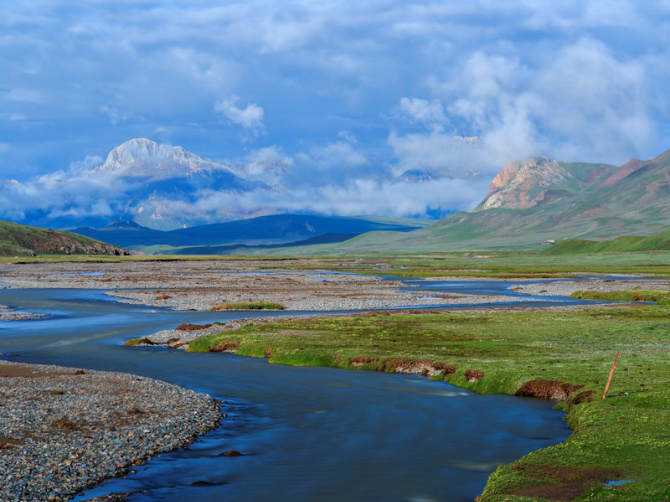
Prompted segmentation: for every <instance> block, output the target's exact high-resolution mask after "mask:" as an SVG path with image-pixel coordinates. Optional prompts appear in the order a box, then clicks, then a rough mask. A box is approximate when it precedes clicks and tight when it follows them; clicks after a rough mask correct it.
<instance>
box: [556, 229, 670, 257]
mask: <svg viewBox="0 0 670 502" xmlns="http://www.w3.org/2000/svg"><path fill="white" fill-rule="evenodd" d="M631 251H670V230H667V231H665V232H661V233H658V234H654V235H650V236H649V237H617V238H616V239H612V240H606V241H600V242H598V241H589V240H584V239H569V240H566V241H562V242H559V243H557V244H554V245H552V246H549V247H548V248H547V249H545V250H544V251H543V254H546V255H562V254H587V253H626V252H631Z"/></svg>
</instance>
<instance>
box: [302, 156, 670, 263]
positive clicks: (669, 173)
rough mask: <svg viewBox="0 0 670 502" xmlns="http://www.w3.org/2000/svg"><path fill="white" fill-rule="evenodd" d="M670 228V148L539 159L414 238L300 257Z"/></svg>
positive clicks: (369, 239) (530, 242)
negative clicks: (605, 160)
mask: <svg viewBox="0 0 670 502" xmlns="http://www.w3.org/2000/svg"><path fill="white" fill-rule="evenodd" d="M510 167H512V168H513V169H510ZM538 171H539V172H540V176H539V180H540V181H539V182H534V180H533V177H532V176H529V173H532V172H538ZM519 173H521V175H520V177H519V178H517V176H518V175H519ZM515 179H516V181H515ZM606 180H609V181H608V182H607V183H605V181H606ZM487 201H488V202H489V204H488V207H486V206H487ZM492 206H495V207H492ZM668 229H670V150H668V151H666V152H663V153H661V154H660V155H658V156H656V157H655V158H653V159H651V160H647V161H639V160H638V159H632V160H631V161H628V162H627V163H625V164H623V165H622V166H620V167H616V166H611V165H608V164H602V163H567V162H558V161H554V160H551V159H547V158H546V157H539V158H534V159H527V160H526V161H521V162H517V163H516V164H515V163H511V165H506V166H505V167H504V168H503V169H502V170H501V171H500V173H499V174H498V175H497V176H496V178H494V181H492V183H491V187H490V189H489V193H488V195H487V196H486V197H485V198H484V199H483V200H482V202H481V203H480V204H479V205H478V206H476V207H475V208H474V209H473V210H472V211H470V212H457V213H453V214H451V215H449V216H447V217H445V218H442V219H441V220H438V221H437V222H435V223H433V224H432V225H430V226H428V227H426V228H423V229H419V230H416V231H413V232H411V233H410V234H407V235H403V234H398V233H394V232H384V233H371V234H363V235H359V236H357V237H355V238H354V239H352V240H350V241H347V242H344V243H340V244H335V245H325V246H321V248H320V249H319V250H317V249H313V250H307V249H303V250H300V249H296V250H294V252H296V253H299V252H301V251H302V252H309V253H311V252H317V251H318V252H328V253H330V252H333V253H343V252H403V251H405V252H410V251H416V252H439V251H465V250H495V249H501V250H502V249H510V250H512V249H539V246H541V244H542V243H543V242H545V241H557V242H558V241H561V240H565V239H591V240H604V239H614V238H617V237H622V236H642V237H643V236H649V235H652V234H657V233H661V232H664V231H667V230H668Z"/></svg>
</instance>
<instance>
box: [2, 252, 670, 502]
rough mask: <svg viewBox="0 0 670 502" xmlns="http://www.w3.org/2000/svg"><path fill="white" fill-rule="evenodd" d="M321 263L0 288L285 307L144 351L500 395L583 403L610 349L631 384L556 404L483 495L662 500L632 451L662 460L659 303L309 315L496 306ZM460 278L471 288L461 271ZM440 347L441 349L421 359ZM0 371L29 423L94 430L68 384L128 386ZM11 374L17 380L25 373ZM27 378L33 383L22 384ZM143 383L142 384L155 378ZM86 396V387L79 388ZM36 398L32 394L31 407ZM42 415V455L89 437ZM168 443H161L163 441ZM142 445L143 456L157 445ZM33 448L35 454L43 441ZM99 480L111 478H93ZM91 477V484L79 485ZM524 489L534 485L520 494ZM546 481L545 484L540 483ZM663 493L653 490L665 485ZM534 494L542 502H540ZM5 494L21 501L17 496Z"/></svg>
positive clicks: (570, 286)
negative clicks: (556, 426)
mask: <svg viewBox="0 0 670 502" xmlns="http://www.w3.org/2000/svg"><path fill="white" fill-rule="evenodd" d="M348 265H349V264H348V263H347V262H346V261H343V262H342V263H339V264H338V267H339V268H340V269H342V268H345V267H347V266H348ZM365 265H366V266H367V267H368V268H370V269H374V268H375V267H376V266H377V265H378V266H379V268H380V273H384V272H386V273H393V272H392V270H384V269H383V267H384V264H383V263H379V264H375V263H374V262H368V263H366V264H365ZM332 266H333V263H332V261H330V262H328V263H327V264H325V263H324V264H323V268H327V267H332ZM351 266H352V269H353V268H354V267H360V266H361V263H359V262H355V263H353V262H352V263H351ZM323 268H321V267H319V263H318V262H315V261H314V260H306V261H304V262H301V261H299V260H292V261H291V263H290V267H288V266H287V264H286V263H282V262H278V261H272V260H249V261H247V260H240V261H237V260H212V261H206V260H201V261H162V262H132V261H127V262H126V261H124V262H119V263H86V262H78V263H38V264H2V265H0V281H1V283H2V284H0V287H5V288H84V289H100V290H106V291H109V292H110V293H109V294H111V295H112V296H115V297H117V298H119V300H120V301H125V302H131V303H140V304H146V305H153V306H162V307H169V308H173V309H177V310H189V309H196V310H210V309H213V308H218V307H220V308H222V309H223V308H244V304H246V305H247V306H250V305H256V304H258V303H259V302H273V303H275V304H279V305H280V306H282V307H284V308H286V309H288V310H303V311H314V312H315V313H316V312H319V316H317V317H310V318H304V317H302V318H292V317H288V316H284V317H283V318H282V317H280V318H274V319H266V320H264V321H261V322H257V321H256V320H254V323H256V324H255V325H254V326H248V325H247V326H245V323H244V322H242V321H234V322H231V323H229V324H228V325H225V326H216V325H215V326H213V327H211V328H209V330H208V331H201V330H200V329H199V327H194V328H193V329H191V330H185V329H182V330H175V331H169V332H164V333H159V334H157V335H155V337H149V338H153V339H152V340H151V343H166V344H167V343H168V340H170V342H169V343H170V344H172V345H173V346H175V345H182V344H183V343H189V342H193V340H194V339H195V338H197V337H199V336H201V335H203V334H205V333H208V332H209V335H208V336H207V337H204V338H203V339H201V340H196V341H195V342H193V345H192V347H190V348H189V350H191V349H192V350H214V349H215V348H217V347H218V348H217V349H216V350H237V352H238V353H240V354H244V355H255V356H258V357H267V356H268V353H267V347H272V352H271V355H270V359H271V361H273V362H285V363H288V364H315V365H317V364H327V365H333V366H339V367H343V368H350V369H351V368H360V367H363V368H364V369H374V370H381V371H404V372H420V373H426V374H429V373H432V374H434V375H435V376H437V377H443V378H445V379H447V380H449V381H450V382H451V383H454V384H456V385H462V386H464V387H469V388H473V389H475V390H477V391H479V392H507V393H514V392H515V391H516V390H517V389H518V388H519V387H520V386H521V384H522V383H523V382H526V381H529V380H532V379H542V381H545V382H550V383H553V384H559V387H560V384H561V382H563V383H567V382H569V383H570V384H576V385H582V386H583V387H582V389H580V392H583V391H593V392H591V393H592V394H595V393H597V392H602V390H601V388H602V387H601V384H602V383H603V376H602V374H603V372H604V373H607V371H608V368H609V365H610V364H611V359H612V357H611V356H612V355H613V353H616V351H617V350H620V351H625V352H626V355H627V357H626V358H624V360H623V362H622V363H621V365H622V368H621V371H626V372H628V373H626V375H627V376H633V373H635V374H636V375H637V373H640V375H638V376H636V377H635V378H634V379H632V380H630V381H629V380H627V379H623V378H622V379H621V382H620V383H619V384H618V386H616V387H615V388H613V390H612V399H609V398H608V400H607V401H603V402H601V401H600V400H599V399H598V400H594V401H593V402H588V400H584V402H583V404H580V405H579V406H578V405H577V403H576V402H574V400H573V401H571V400H567V401H566V403H568V404H566V406H568V407H567V408H566V410H569V411H570V414H569V420H570V425H571V426H572V427H573V428H575V433H574V434H573V436H572V437H571V439H570V440H569V441H568V442H566V443H564V444H563V445H559V446H558V447H554V448H550V449H547V451H544V452H536V453H535V454H531V455H529V456H528V458H524V459H521V460H520V461H519V462H517V463H516V464H514V465H509V466H503V467H501V468H500V469H499V470H498V471H496V473H495V474H494V475H493V476H492V477H491V480H490V482H489V485H488V486H487V489H486V490H485V492H484V494H483V498H482V500H487V501H498V500H515V501H521V500H535V498H533V497H540V496H541V497H542V498H549V499H554V500H572V499H577V498H580V497H582V496H583V495H584V494H590V496H592V499H593V500H618V497H619V496H620V495H622V494H623V491H622V490H621V488H620V487H614V488H607V489H603V488H594V486H595V485H594V484H593V483H600V481H598V480H600V478H603V477H604V478H607V479H610V478H616V479H624V478H627V477H633V478H634V480H635V481H638V482H637V483H635V484H632V485H630V489H629V492H630V493H633V494H634V493H638V495H637V498H635V497H636V496H633V498H629V500H663V498H662V496H670V485H667V483H666V485H663V482H662V481H659V480H658V479H656V477H658V476H659V475H661V476H665V475H666V474H667V472H666V471H667V468H666V467H664V465H665V464H664V463H663V462H660V463H659V462H658V461H657V460H658V459H656V460H654V461H653V462H649V463H648V464H647V468H648V469H653V470H652V471H649V472H647V473H645V470H644V466H641V464H642V463H644V462H645V459H646V456H649V455H659V454H662V451H665V455H666V456H667V444H668V441H670V438H668V437H667V432H666V431H665V430H663V431H661V430H660V429H658V427H655V426H654V422H655V421H656V420H657V418H658V417H659V416H663V414H664V413H667V412H668V410H669V409H670V403H669V401H670V393H669V392H668V388H667V370H666V369H664V368H665V367H666V366H664V365H667V355H668V353H669V347H668V340H667V309H666V308H663V307H655V306H650V307H648V308H647V307H645V306H635V307H630V306H629V305H628V306H627V305H621V304H618V305H614V306H612V305H605V304H603V305H600V306H595V307H594V306H593V305H591V306H589V307H588V308H582V307H576V306H570V307H558V308H556V307H552V308H549V309H539V308H533V309H528V308H524V309H509V310H504V311H501V310H493V309H488V308H485V307H483V308H481V309H479V310H468V311H467V312H446V311H427V310H423V311H409V312H407V311H406V312H396V313H392V314H389V313H384V312H377V313H373V314H370V315H367V314H360V313H359V314H354V315H351V316H347V317H338V318H335V317H327V316H324V315H323V314H324V311H338V310H370V309H389V308H393V307H398V306H409V305H426V306H430V305H436V304H452V305H458V304H486V303H490V302H492V301H496V302H499V301H505V298H506V297H500V296H495V297H489V296H486V295H483V296H475V295H442V296H437V295H436V297H428V298H427V297H425V296H424V295H425V293H421V292H418V291H416V292H414V291H404V290H402V289H401V284H400V283H399V282H396V281H388V280H382V279H379V278H378V277H375V276H372V275H371V276H361V275H351V274H332V273H330V272H328V271H326V270H323ZM289 269H290V270H289ZM440 279H444V280H447V279H454V280H456V279H457V278H456V277H448V278H447V277H443V278H440ZM468 280H473V278H472V277H468ZM510 287H514V288H517V290H518V291H520V292H522V293H528V294H533V295H540V296H542V295H565V296H567V295H569V294H571V293H573V292H575V291H590V292H591V293H594V292H595V293H607V292H608V291H616V290H620V289H622V288H625V289H627V290H633V291H635V290H661V291H666V292H667V291H668V290H669V289H670V280H661V279H655V280H646V279H639V280H634V281H626V282H625V284H624V283H620V282H616V281H611V280H609V279H606V278H603V279H597V278H596V279H593V278H591V279H588V280H566V281H558V282H554V281H546V282H540V283H533V284H530V283H526V282H524V281H519V280H514V279H510ZM518 288H521V289H518ZM129 289H131V290H138V291H128V290H129ZM510 299H517V300H518V298H512V297H510ZM249 308H256V307H249ZM5 310H7V309H0V311H2V312H3V314H11V312H6V311H5ZM25 322H30V321H25ZM664 322H665V323H666V326H665V328H663V326H664ZM175 328H176V327H175ZM180 337H181V338H180ZM352 337H353V338H352ZM175 339H176V340H177V341H176V342H175ZM293 340H296V341H298V342H299V344H300V347H301V348H300V353H298V352H296V349H295V344H294V341H293ZM398 340H399V341H400V342H398ZM391 342H394V343H391ZM395 342H397V343H395ZM226 344H228V345H226ZM245 344H247V345H245ZM257 349H258V350H257ZM440 350H441V351H442V352H440V354H441V355H437V356H436V353H437V352H439V351H440ZM264 351H265V352H264ZM436 351H437V352H436ZM333 354H338V356H337V357H334V356H333ZM297 357H299V358H300V359H296V358H297ZM429 363H430V364H429ZM0 370H2V371H5V372H6V373H7V374H6V375H5V374H1V375H0V383H1V384H2V389H3V395H4V396H5V398H6V399H5V400H6V401H7V403H9V404H8V405H5V406H3V407H2V408H0V409H4V410H5V411H6V410H10V411H11V410H12V409H14V408H16V410H19V411H17V413H18V414H19V415H17V416H20V417H24V418H25V420H29V419H32V418H31V417H34V416H40V415H41V414H42V411H43V408H44V406H46V404H49V406H51V407H52V408H53V406H52V405H51V403H52V402H56V401H58V402H60V401H63V403H62V406H67V407H71V406H77V407H79V408H78V409H81V410H83V411H81V414H82V415H81V416H82V417H83V418H82V421H81V424H85V423H86V424H91V423H97V422H96V420H97V419H96V418H95V417H92V416H88V415H86V413H87V412H86V410H87V409H90V406H91V404H90V403H87V398H86V394H87V393H86V392H81V391H80V390H77V391H75V387H78V386H80V385H81V383H82V382H90V384H87V385H91V386H93V390H91V392H90V393H89V394H91V395H100V396H101V399H103V408H104V411H105V413H107V412H110V411H113V410H112V408H114V406H117V405H115V404H112V403H111V401H110V403H109V406H108V405H107V404H104V399H106V398H107V397H109V396H105V390H104V389H105V384H104V381H105V378H114V379H124V378H126V379H128V378H130V379H131V380H132V379H133V377H132V376H125V377H120V376H109V377H107V376H105V375H104V374H99V375H98V373H97V372H95V373H94V372H88V371H87V372H86V374H77V373H73V372H72V370H67V371H66V370H63V369H59V368H54V367H51V368H47V369H44V368H34V369H33V368H29V367H27V368H25V369H21V368H19V367H18V366H13V365H6V364H4V363H0ZM16 371H19V373H20V374H16ZM473 371H474V373H473ZM664 371H666V373H665V377H663V374H664ZM12 372H13V373H12ZM21 372H24V373H25V372H27V373H26V374H25V375H24V374H23V373H21ZM31 372H36V373H34V374H32V376H31ZM605 376H606V375H605ZM663 378H665V379H663ZM61 380H62V382H61ZM70 380H72V382H70ZM75 380H76V382H75ZM45 382H46V383H45ZM640 382H642V383H640ZM663 382H665V383H663ZM47 384H48V385H47ZM147 385H148V386H149V387H151V386H152V385H154V384H153V383H148V384H147ZM156 385H157V386H160V385H161V384H160V383H158V384H156ZM538 385H539V384H538ZM86 388H87V387H86V385H84V386H83V387H82V389H84V390H85V389H86ZM107 388H109V386H107ZM157 388H158V387H157ZM175 392H176V391H175ZM566 394H567V396H566V397H565V399H567V397H570V399H573V398H574V395H572V396H570V394H572V392H570V393H566ZM35 396H37V397H38V398H39V399H34V397H35ZM152 396H153V394H152ZM593 397H595V395H594V396H593ZM148 399H149V402H151V403H153V404H152V407H153V409H154V410H156V409H159V408H161V407H162V406H163V405H162V404H161V403H159V402H155V403H154V401H153V400H155V399H156V398H155V396H154V397H151V398H148ZM189 399H190V398H189ZM117 401H118V399H117ZM134 402H135V401H134V399H133V398H132V396H131V398H130V399H129V400H128V402H127V403H125V404H127V405H128V406H125V408H124V409H120V408H119V409H118V410H116V408H114V410H116V411H118V413H119V414H121V415H123V416H127V417H128V419H127V420H128V421H129V422H130V421H131V420H132V421H135V420H140V419H142V420H144V419H149V422H152V423H151V424H149V422H147V424H148V425H147V427H148V428H151V427H156V426H157V424H156V423H153V421H152V420H151V417H152V416H154V413H153V412H152V413H144V412H145V411H146V410H140V411H139V412H138V411H135V410H134V408H133V406H131V405H132V404H133V403H134ZM59 406H60V405H59ZM110 407H111V408H110ZM117 407H118V406H117ZM126 408H127V409H126ZM161 409H162V408H161ZM40 410H42V411H40ZM56 415H57V414H56ZM56 415H53V417H51V418H52V419H50V421H49V423H47V424H46V425H40V427H46V428H51V429H53V430H54V431H56V432H58V436H57V437H58V441H55V440H53V439H51V440H47V439H45V441H46V443H45V444H47V445H48V444H49V441H51V442H52V443H53V445H52V446H53V447H56V446H57V448H59V449H64V448H71V447H73V445H74V444H75V442H76V441H79V439H77V438H78V434H79V432H81V431H85V432H86V434H87V435H89V434H93V433H94V434H100V433H101V432H100V431H94V432H92V431H91V430H90V429H91V427H89V426H85V427H84V426H82V425H81V424H78V423H77V422H76V421H74V422H72V421H65V420H64V419H63V420H61V421H60V422H59V421H58V418H59V417H58V416H56ZM615 415H616V416H615ZM665 416H666V417H667V415H665ZM54 417H55V418H54ZM68 420H69V419H68ZM622 420H623V422H621V421H622ZM622 423H623V424H624V425H623V427H622V426H621V424H622ZM59 427H60V429H59ZM61 429H62V430H61ZM204 429H205V428H203V432H204ZM16 430H20V427H19V426H18V425H17V426H16V427H15V428H14V429H13V431H16ZM101 430H102V429H101ZM151 430H153V429H151ZM78 431H79V432H78ZM12 434H13V435H12ZM631 434H637V436H635V439H632V438H631ZM15 436H16V433H15V432H12V433H9V432H7V431H0V445H3V449H2V451H1V452H0V460H5V461H7V460H8V459H9V460H10V461H11V462H10V463H14V462H24V461H26V462H27V460H22V459H23V457H21V456H20V455H19V453H20V452H22V451H23V445H22V441H23V440H22V438H20V437H15ZM605 438H607V441H605ZM10 439H11V440H10ZM87 441H88V439H87ZM179 443H180V441H175V442H174V444H172V443H171V444H170V447H176V446H178V444H179ZM153 444H154V443H152V446H151V450H152V451H153V450H154V449H155V450H156V451H158V449H165V448H164V447H159V446H158V445H153ZM45 448H46V450H45V451H48V450H49V448H50V447H49V446H46V447H45ZM663 448H665V450H663ZM622 451H623V453H622ZM146 453H147V452H144V455H146ZM29 454H30V455H32V453H29ZM85 454H86V451H85V448H84V450H82V452H81V453H76V454H75V457H73V458H72V459H71V462H70V465H72V469H74V468H75V467H76V465H77V462H78V457H77V455H80V456H81V455H85ZM149 454H150V453H149ZM17 455H18V456H17ZM133 455H135V454H133ZM131 456H132V455H131ZM135 457H137V458H140V457H142V453H141V452H138V453H137V454H136V455H135V456H132V458H133V459H134V458H135ZM26 458H27V457H26ZM129 458H130V457H129ZM131 460H132V459H131ZM556 466H560V468H558V467H557V468H556V469H558V470H556V469H554V472H559V473H560V474H561V476H558V477H555V478H552V477H551V476H552V475H551V474H549V473H550V471H551V470H552V469H553V468H554V467H556ZM5 472H6V473H11V472H12V471H10V470H5ZM580 473H581V474H580ZM585 473H586V474H585ZM112 474H114V473H113V472H112V471H110V472H109V474H107V475H112ZM37 475H41V474H39V473H38V474H37ZM83 475H84V474H82V476H83ZM582 475H583V476H582ZM12 476H14V474H12ZM31 476H32V474H30V475H29V476H28V477H26V476H25V475H22V477H19V476H18V475H17V476H14V477H12V478H11V479H10V480H8V481H7V483H12V484H11V485H10V484H8V485H7V486H12V487H19V488H12V489H14V490H27V489H29V488H27V486H28V483H29V479H30V477H31ZM566 476H567V477H568V478H570V477H572V478H576V479H577V478H578V479H582V478H583V479H582V481H580V483H581V484H579V483H578V484H579V486H578V487H577V488H576V490H577V491H576V492H575V493H574V496H573V497H572V498H565V497H566V496H567V495H566V493H567V492H566V490H564V489H563V488H562V487H563V486H564V485H565V483H564V482H563V481H562V479H563V477H566ZM580 476H582V478H580ZM655 476H656V477H655ZM95 479H96V478H95V477H92V478H91V479H90V481H91V482H92V481H94V480H95ZM566 479H567V478H566ZM661 479H662V478H661ZM534 486H539V487H540V488H537V489H534V488H533V487H534ZM552 486H554V487H558V488H557V489H551V487H552ZM626 486H628V485H626ZM664 486H665V487H667V491H664V490H666V488H664ZM542 490H545V491H544V492H543V491H542ZM636 490H637V492H636ZM27 493H28V492H27ZM69 493H71V492H69V491H68V490H67V489H64V490H63V491H62V492H60V494H58V493H56V491H53V492H51V493H49V496H52V497H57V496H58V497H60V496H63V497H67V496H68V494H69ZM541 493H545V494H549V495H548V496H547V497H544V496H543V495H540V494H541ZM40 496H45V497H46V494H45V495H42V492H40ZM556 497H563V498H556ZM10 500H11V499H10ZM17 500H22V499H21V498H20V497H19V498H17ZM25 500H29V498H27V499H25ZM52 500H56V499H55V498H53V499H52Z"/></svg>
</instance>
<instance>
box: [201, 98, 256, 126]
mask: <svg viewBox="0 0 670 502" xmlns="http://www.w3.org/2000/svg"><path fill="white" fill-rule="evenodd" d="M239 100H240V98H239V97H237V96H232V97H230V98H228V99H224V100H222V101H217V102H216V104H215V105H214V110H215V111H217V112H220V113H222V114H223V116H224V117H226V118H227V119H228V120H230V121H231V122H233V123H234V124H237V125H241V126H242V127H243V128H244V129H262V128H263V116H264V115H265V110H263V107H262V106H258V105H257V104H255V103H249V104H247V105H246V106H245V107H244V108H242V107H239V106H237V103H238V102H239Z"/></svg>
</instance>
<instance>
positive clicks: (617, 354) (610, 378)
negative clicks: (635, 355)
mask: <svg viewBox="0 0 670 502" xmlns="http://www.w3.org/2000/svg"><path fill="white" fill-rule="evenodd" d="M619 354H621V352H617V353H616V358H615V359H614V364H613V365H612V369H611V370H610V376H609V378H608V379H607V385H605V392H603V399H605V398H606V397H607V391H608V390H610V384H611V383H612V377H613V376H614V370H616V363H617V362H618V361H619Z"/></svg>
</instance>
